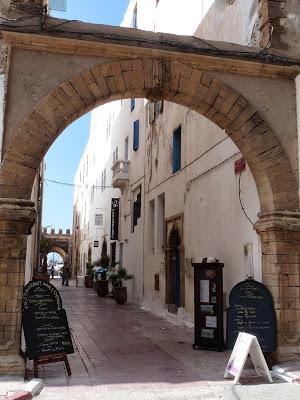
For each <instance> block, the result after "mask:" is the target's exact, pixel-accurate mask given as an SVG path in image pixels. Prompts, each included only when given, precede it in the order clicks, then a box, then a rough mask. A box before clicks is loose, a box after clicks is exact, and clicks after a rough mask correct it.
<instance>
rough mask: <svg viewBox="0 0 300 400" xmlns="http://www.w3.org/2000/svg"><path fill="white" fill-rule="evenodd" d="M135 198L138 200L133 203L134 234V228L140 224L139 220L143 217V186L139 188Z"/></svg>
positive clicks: (135, 192) (134, 195)
mask: <svg viewBox="0 0 300 400" xmlns="http://www.w3.org/2000/svg"><path fill="white" fill-rule="evenodd" d="M133 198H135V199H136V200H135V201H134V202H133V212H132V232H134V227H135V226H136V225H137V224H138V219H139V218H140V216H141V205H142V195H141V186H139V187H138V188H137V189H136V190H135V191H134V192H133Z"/></svg>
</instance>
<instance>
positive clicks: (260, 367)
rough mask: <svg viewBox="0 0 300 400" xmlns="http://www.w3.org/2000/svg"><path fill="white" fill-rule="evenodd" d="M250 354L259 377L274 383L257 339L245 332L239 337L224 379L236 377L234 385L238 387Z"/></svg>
mask: <svg viewBox="0 0 300 400" xmlns="http://www.w3.org/2000/svg"><path fill="white" fill-rule="evenodd" d="M248 354H249V355H250V358H251V360H252V362H253V365H254V368H255V371H256V373H257V375H258V376H265V377H266V378H267V380H268V381H269V382H270V383H272V382H273V380H272V377H271V373H270V371H269V368H268V365H267V363H266V360H265V358H264V355H263V352H262V351H261V348H260V345H259V343H258V340H257V337H256V336H253V335H250V334H249V333H245V332H240V333H239V335H238V337H237V340H236V342H235V345H234V348H233V350H232V353H231V356H230V358H229V361H228V364H227V367H226V371H225V374H224V378H230V377H231V376H234V377H235V378H234V381H233V383H234V385H236V384H237V383H238V381H239V379H240V376H241V374H242V371H243V369H244V366H245V362H246V360H247V357H248Z"/></svg>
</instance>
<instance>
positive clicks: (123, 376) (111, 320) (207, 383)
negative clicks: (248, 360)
mask: <svg viewBox="0 0 300 400" xmlns="http://www.w3.org/2000/svg"><path fill="white" fill-rule="evenodd" d="M57 283H58V282H57V281H56V284H57ZM59 289H60V291H61V295H62V299H63V304H64V307H65V309H66V312H67V315H68V320H69V325H70V328H71V332H72V337H73V342H74V348H75V353H74V354H72V355H69V357H68V358H69V362H70V366H71V369H72V376H71V377H67V375H66V373H65V370H64V365H63V364H62V363H56V364H48V365H45V366H42V367H40V376H39V377H41V378H43V379H44V383H45V387H44V389H43V391H42V393H41V394H40V396H39V399H40V400H54V399H55V400H67V399H70V400H71V399H72V400H77V399H78V400H91V399H93V400H94V399H95V400H98V399H99V400H100V399H101V400H123V399H124V400H171V399H172V400H194V399H195V400H196V399H197V400H199V399H205V400H253V399H255V400H274V399H275V400H281V399H284V400H286V399H288V400H300V385H297V384H289V383H278V381H277V383H273V384H268V383H265V381H264V380H263V379H261V378H256V377H255V378H253V377H252V378H251V375H252V376H253V369H249V368H248V369H247V370H246V371H245V373H244V374H243V377H242V379H241V383H242V384H241V385H233V384H232V381H231V380H225V379H224V377H223V375H224V370H225V367H226V364H227V361H228V359H229V355H230V352H228V351H225V352H221V353H220V352H213V351H203V350H193V349H192V343H193V330H192V329H191V328H187V327H185V326H178V325H173V324H171V323H169V322H167V321H166V320H164V319H162V318H159V317H157V316H155V315H153V314H151V313H149V312H145V311H144V310H141V309H140V308H138V307H137V306H134V305H132V304H127V305H124V306H119V305H117V304H116V303H115V302H114V301H113V300H111V299H108V298H99V297H98V296H96V295H95V293H94V292H93V289H86V288H75V287H72V286H71V287H63V288H60V287H59ZM32 371H33V368H32V365H31V364H30V363H28V371H27V375H28V378H30V377H31V376H32V373H33V372H32Z"/></svg>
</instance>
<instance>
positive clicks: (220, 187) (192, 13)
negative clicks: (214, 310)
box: [122, 0, 261, 322]
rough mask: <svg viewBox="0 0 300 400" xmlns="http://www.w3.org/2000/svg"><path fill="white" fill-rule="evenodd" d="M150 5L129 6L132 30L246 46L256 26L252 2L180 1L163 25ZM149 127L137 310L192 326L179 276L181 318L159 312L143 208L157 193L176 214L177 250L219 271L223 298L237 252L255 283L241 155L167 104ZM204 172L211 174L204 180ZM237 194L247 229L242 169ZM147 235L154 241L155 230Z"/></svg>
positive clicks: (158, 269) (240, 274) (253, 213)
mask: <svg viewBox="0 0 300 400" xmlns="http://www.w3.org/2000/svg"><path fill="white" fill-rule="evenodd" d="M135 3H136V2H135V1H131V2H130V5H129V8H128V12H127V14H126V16H125V18H124V21H123V24H124V25H126V24H127V25H128V24H130V21H131V19H130V18H131V15H132V11H133V8H134V6H135ZM150 3H152V5H151V4H150ZM153 3H154V2H151V1H144V2H143V1H140V2H137V9H138V18H137V20H138V28H139V27H140V28H142V29H151V24H152V29H153V30H156V31H163V32H171V33H178V34H189V35H191V34H193V33H194V32H196V35H197V36H201V37H205V38H208V39H212V40H227V41H232V42H236V43H242V44H249V43H250V38H251V33H252V29H253V25H254V23H255V21H256V19H257V8H256V6H257V1H256V0H253V1H244V0H241V1H239V2H235V3H234V4H233V5H232V6H230V5H229V4H228V2H225V1H206V2H204V1H203V2H202V1H200V2H199V1H197V2H194V1H187V2H184V4H183V3H182V2H180V1H174V2H172V16H171V17H170V3H169V2H168V1H165V0H160V1H159V4H158V7H157V8H155V7H154V6H153ZM143 6H145V9H143ZM151 7H152V8H151ZM202 19H203V20H202ZM199 24H200V25H199ZM233 27H234V28H233ZM139 104H140V107H139V108H136V112H140V113H141V118H144V119H145V116H146V112H145V107H144V108H143V103H142V101H140V103H139ZM143 116H144V117H143ZM125 118H126V117H125ZM179 125H181V127H182V138H181V140H182V146H181V148H182V157H181V162H182V168H181V171H179V172H178V173H176V174H174V175H173V174H172V163H171V159H172V135H173V131H174V129H176V128H177V127H178V126H179ZM153 126H154V127H150V126H148V125H147V123H145V136H146V137H145V153H144V156H143V158H144V167H145V210H144V216H143V217H144V267H143V271H141V272H140V274H142V273H143V274H144V280H143V281H144V297H143V306H144V307H145V308H148V309H150V310H152V311H154V312H156V313H158V314H162V315H164V316H165V317H167V318H171V319H173V320H174V319H175V320H177V322H178V321H185V322H192V321H193V278H192V277H189V276H187V275H186V283H185V291H186V299H185V310H179V312H178V315H177V317H175V318H174V315H170V314H169V313H168V312H167V311H166V308H167V306H166V305H165V259H164V258H165V256H164V253H162V252H161V251H159V249H157V248H156V250H155V251H154V253H153V252H152V251H151V250H150V249H149V201H153V200H154V202H155V204H157V197H158V196H159V195H160V194H162V193H164V194H165V217H166V218H168V217H172V216H174V215H177V214H180V213H183V214H184V246H185V258H186V259H187V260H188V262H190V261H193V262H200V261H201V260H202V258H204V257H207V256H214V257H217V258H219V259H220V260H221V261H222V262H224V263H225V268H224V292H225V293H226V294H229V292H230V290H231V288H232V287H233V286H234V284H235V283H237V282H238V281H241V280H243V279H245V277H246V268H245V265H244V253H243V251H244V248H243V246H244V244H247V243H251V244H252V246H253V266H254V277H255V278H256V279H258V280H261V269H260V247H259V239H258V236H257V235H256V233H255V231H254V230H253V228H252V225H251V224H250V222H249V221H248V220H247V219H246V217H245V216H244V214H243V212H242V209H241V206H240V204H239V196H238V176H237V175H235V173H234V162H235V161H236V160H237V159H238V158H240V157H241V154H240V152H239V150H238V149H237V148H236V146H235V145H234V144H233V143H232V141H231V140H230V139H229V138H228V137H227V135H226V134H225V132H224V131H222V130H221V129H219V128H218V127H217V126H216V125H214V124H213V123H211V122H210V121H208V120H207V119H206V118H204V117H202V116H200V115H198V114H197V113H195V112H193V111H190V110H188V109H186V108H184V107H181V106H178V105H176V104H172V103H168V102H164V111H163V113H162V114H161V115H160V116H159V117H158V118H157V119H156V122H155V124H154V125H153ZM151 132H152V136H151V135H150V133H151ZM227 159H228V160H227ZM226 160H227V161H226ZM211 168H213V169H212V171H211V172H210V173H206V171H208V170H210V169H211ZM133 171H134V172H133ZM137 171H140V166H138V164H137V163H135V162H134V160H132V161H131V173H132V175H133V174H134V175H135V176H137V175H138V172H137ZM202 174H203V175H202ZM150 177H151V178H150ZM197 177H198V178H197ZM191 181H192V182H191ZM241 186H242V193H241V198H242V202H243V206H244V208H245V210H246V212H247V214H248V215H249V217H250V219H251V220H252V221H253V222H255V221H256V218H257V213H258V211H259V200H258V195H257V190H256V187H255V183H254V181H253V177H252V175H251V172H250V170H249V167H248V166H247V167H246V171H244V172H242V174H241ZM187 188H188V189H189V190H188V191H187ZM122 224H124V222H123V221H122ZM154 235H155V236H156V235H157V227H156V226H155V232H154ZM129 236H130V235H129ZM139 239H140V237H139ZM137 240H138V238H137V237H134V236H131V241H133V242H134V244H132V246H131V247H130V249H133V250H134V251H133V252H131V251H128V255H127V257H128V260H132V259H134V258H135V256H137V254H138V252H139V251H140V246H139V245H138V241H137ZM155 241H156V238H154V242H155ZM128 247H129V245H128ZM137 249H139V250H137ZM125 257H126V255H125V254H124V258H125ZM155 273H158V274H159V276H160V291H155V290H154V274H155Z"/></svg>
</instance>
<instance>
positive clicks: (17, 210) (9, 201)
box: [0, 58, 300, 356]
mask: <svg viewBox="0 0 300 400" xmlns="http://www.w3.org/2000/svg"><path fill="white" fill-rule="evenodd" d="M132 97H135V98H138V97H140V98H149V99H151V100H160V99H164V100H167V101H171V102H174V103H177V104H180V105H183V106H186V107H189V108H191V109H192V110H194V111H196V112H199V113H200V114H202V115H204V116H205V117H207V118H208V119H210V120H211V121H213V122H214V123H215V124H216V125H218V126H219V127H220V128H221V129H224V130H225V131H226V133H227V134H228V135H229V136H230V138H231V139H232V140H233V142H234V143H235V144H236V145H237V147H238V148H239V149H240V150H241V152H242V153H243V155H244V157H245V159H246V161H247V163H248V165H249V167H250V169H251V172H252V174H253V177H254V179H255V182H256V185H257V189H258V194H259V199H260V206H261V212H262V214H261V217H260V220H259V222H258V223H257V224H256V229H257V231H258V232H259V234H260V236H261V238H262V253H263V258H262V271H263V281H264V282H265V283H266V284H267V286H268V287H269V288H270V290H271V292H272V294H273V297H274V300H275V305H276V308H277V310H278V331H279V344H280V346H281V350H280V351H282V352H283V353H284V352H286V351H287V349H288V348H292V347H293V348H295V346H298V348H299V343H300V333H299V329H298V328H297V327H296V325H295V324H294V320H293V318H294V317H295V316H296V317H297V316H300V313H299V294H300V293H299V287H297V288H296V289H295V290H292V291H291V290H290V288H289V285H288V284H286V282H289V277H290V276H291V275H293V274H294V275H297V276H298V279H299V274H300V270H299V263H298V259H299V257H300V244H299V243H300V241H299V237H300V224H299V220H300V214H298V213H296V212H295V210H298V206H299V199H298V183H297V179H296V176H295V174H294V172H293V169H292V167H291V164H290V161H289V158H288V156H287V154H286V152H285V150H284V148H283V146H282V145H281V143H280V141H279V139H278V137H277V135H276V133H275V132H274V131H273V130H272V129H271V127H270V124H269V123H268V121H267V120H266V119H265V118H264V116H263V115H262V114H261V113H259V112H258V111H257V109H256V107H255V106H254V105H253V104H250V103H249V101H248V100H247V99H246V98H245V97H244V96H242V95H241V94H239V93H238V92H237V91H236V90H234V89H233V88H232V87H230V86H228V85H227V84H225V83H224V82H222V81H221V80H220V79H219V78H217V77H216V76H215V75H214V74H213V73H208V72H206V71H203V70H201V69H200V68H198V67H196V66H195V65H192V64H184V63H181V62H174V61H169V60H166V59H161V58H159V59H157V58H150V59H149V58H137V59H129V60H122V61H117V62H113V63H108V64H105V65H101V66H96V67H93V68H91V69H87V70H85V71H82V72H80V73H78V74H76V75H74V76H72V77H70V78H69V79H68V80H66V81H64V82H62V83H61V84H60V85H59V86H57V87H56V88H54V89H53V90H52V91H50V93H49V94H48V95H47V96H46V97H44V98H43V99H41V100H40V101H38V102H37V104H36V105H35V107H34V108H33V109H32V110H31V112H30V113H29V114H28V115H27V116H26V118H25V119H24V120H23V122H22V123H21V124H20V126H18V127H17V129H16V130H15V132H14V134H13V136H12V138H11V140H10V142H9V144H8V146H7V148H6V151H5V153H4V157H3V160H2V163H1V167H0V196H1V200H0V217H1V218H0V221H1V222H0V226H1V231H0V239H2V238H3V239H4V242H5V243H6V245H5V249H4V250H3V251H2V253H1V256H0V265H1V267H0V270H1V273H2V272H3V273H4V274H5V278H4V281H3V283H2V282H1V284H2V286H0V290H3V291H4V292H5V293H6V292H7V297H6V299H7V304H8V303H9V304H13V302H14V301H15V307H14V308H12V309H8V308H7V307H6V305H5V307H6V308H5V310H6V311H5V312H6V320H5V321H6V322H5V325H3V326H1V328H2V331H3V334H2V337H1V338H0V355H3V356H4V355H6V354H18V348H19V337H20V299H21V296H22V289H23V281H24V278H22V276H23V275H24V265H25V258H26V250H25V248H26V247H25V243H26V236H27V235H28V234H29V233H30V227H31V225H32V223H33V222H34V208H33V204H32V203H31V202H30V201H29V199H30V195H31V189H32V185H33V181H34V177H35V174H36V171H37V169H38V167H39V165H40V162H41V160H42V159H43V157H44V155H45V153H46V152H47V150H48V149H49V147H50V146H51V144H52V143H53V142H54V140H55V139H56V138H57V136H58V135H59V134H60V133H61V132H62V131H63V130H64V129H65V128H66V127H67V126H68V125H69V124H70V123H71V122H73V121H74V120H76V119H77V118H79V117H80V116H81V115H83V114H84V113H86V112H88V111H90V110H92V109H93V108H95V107H96V106H98V105H101V104H104V103H107V102H109V101H112V100H116V99H121V98H132ZM8 238H9V240H7V239H8ZM16 242H17V243H18V246H19V248H20V249H19V250H18V251H16V248H15V247H16ZM285 267H286V268H285ZM12 270H13V271H14V274H16V272H15V271H18V276H19V280H18V284H16V285H14V290H11V286H8V282H11V275H12V273H11V272H12ZM183 276H184V273H183ZM22 279H23V280H22ZM2 288H3V289H2ZM297 290H298V291H297ZM291 293H293V294H294V297H293V298H292V301H290V300H288V299H290V297H289V296H290V294H291ZM297 296H298V300H297ZM183 304H184V302H183ZM287 316H288V318H289V319H288V320H287ZM297 318H298V317H297ZM11 327H14V329H11ZM12 332H13V333H12ZM8 343H9V345H8ZM293 351H294V350H293ZM294 352H295V351H294Z"/></svg>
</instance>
